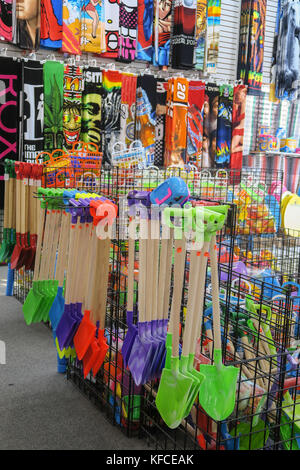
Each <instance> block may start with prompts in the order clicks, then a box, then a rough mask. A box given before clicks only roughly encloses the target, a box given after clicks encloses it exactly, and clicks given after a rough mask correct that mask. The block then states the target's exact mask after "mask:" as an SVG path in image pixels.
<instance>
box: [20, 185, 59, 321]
mask: <svg viewBox="0 0 300 470" xmlns="http://www.w3.org/2000/svg"><path fill="white" fill-rule="evenodd" d="M58 192H59V190H51V189H46V188H45V189H44V188H39V189H38V195H39V197H40V198H41V209H40V215H39V223H38V227H39V228H38V244H37V249H36V256H35V269H34V277H33V285H32V288H31V289H30V291H29V293H28V295H27V298H26V300H25V302H24V305H23V313H24V318H25V321H26V323H27V324H28V325H29V324H31V323H32V322H35V323H36V322H40V321H48V320H49V316H48V314H49V310H50V308H51V306H52V303H53V301H54V299H55V296H56V294H57V288H58V281H57V279H55V278H54V273H55V267H58V266H56V252H57V247H58V239H59V237H60V226H61V209H60V208H59V202H58V201H59V198H58V197H57V196H58V194H57V193H58ZM46 207H47V209H46Z"/></svg>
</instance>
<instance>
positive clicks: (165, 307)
mask: <svg viewBox="0 0 300 470" xmlns="http://www.w3.org/2000/svg"><path fill="white" fill-rule="evenodd" d="M173 235H174V231H173V230H170V238H169V239H168V253H167V261H166V276H165V284H164V303H163V318H164V319H167V318H168V314H169V304H170V289H171V277H172V255H173Z"/></svg>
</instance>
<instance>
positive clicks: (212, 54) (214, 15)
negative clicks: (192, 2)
mask: <svg viewBox="0 0 300 470" xmlns="http://www.w3.org/2000/svg"><path fill="white" fill-rule="evenodd" d="M220 21H221V0H208V1H207V47H206V71H207V73H215V72H216V71H217V63H218V54H219V41H220Z"/></svg>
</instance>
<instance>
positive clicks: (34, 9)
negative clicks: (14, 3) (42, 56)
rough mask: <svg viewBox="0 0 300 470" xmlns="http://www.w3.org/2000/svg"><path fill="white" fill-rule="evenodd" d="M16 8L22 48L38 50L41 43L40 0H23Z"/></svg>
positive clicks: (19, 42)
mask: <svg viewBox="0 0 300 470" xmlns="http://www.w3.org/2000/svg"><path fill="white" fill-rule="evenodd" d="M22 3H24V5H23V8H20V9H19V8H16V18H17V26H16V35H17V44H18V46H19V47H21V48H22V49H30V50H36V49H38V48H39V45H40V26H41V8H40V2H39V1H38V0H23V1H22Z"/></svg>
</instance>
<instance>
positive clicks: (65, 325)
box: [56, 217, 79, 351]
mask: <svg viewBox="0 0 300 470" xmlns="http://www.w3.org/2000/svg"><path fill="white" fill-rule="evenodd" d="M76 219H77V217H76V218H74V217H72V222H71V225H70V235H69V237H70V238H69V240H70V242H69V256H68V269H67V281H66V288H65V307H64V312H63V315H62V317H61V319H60V321H59V323H58V325H57V328H56V337H57V341H58V345H59V348H60V350H61V351H62V350H63V349H64V348H65V347H66V346H67V345H69V343H70V341H72V339H73V337H74V334H75V332H76V330H77V328H78V326H79V319H78V316H75V315H72V309H73V311H74V304H73V305H71V302H72V300H73V298H74V277H75V274H76V272H75V269H76V265H75V261H76V254H77V252H78V236H79V230H78V229H77V228H78V227H77V224H76ZM74 268H75V269H74Z"/></svg>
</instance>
